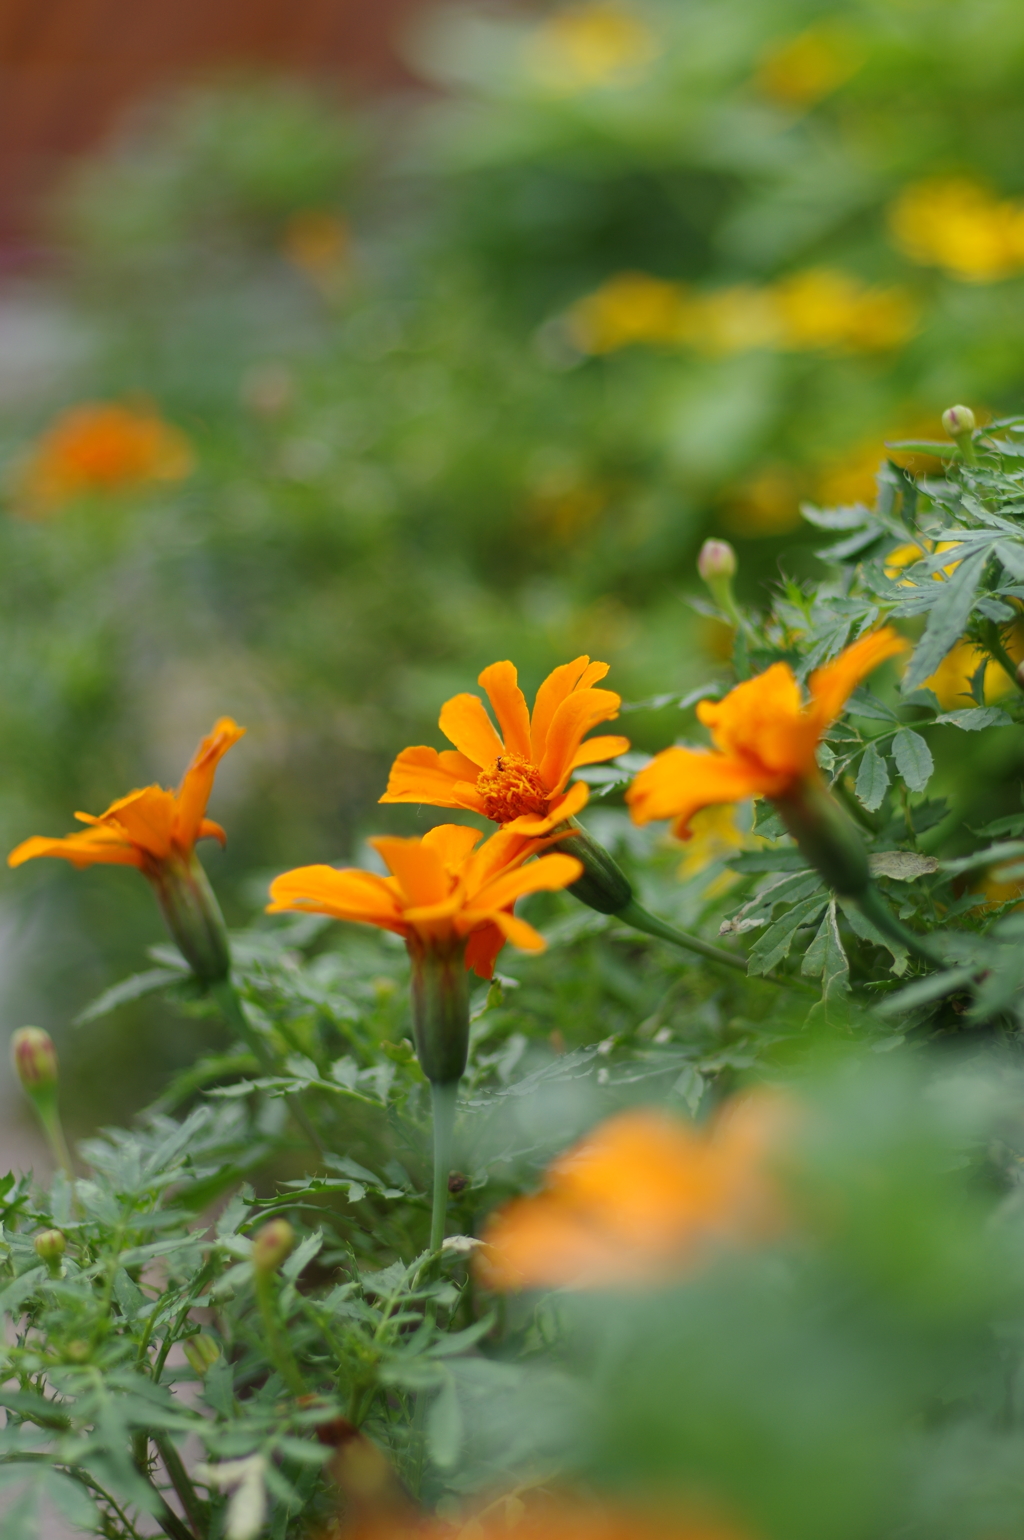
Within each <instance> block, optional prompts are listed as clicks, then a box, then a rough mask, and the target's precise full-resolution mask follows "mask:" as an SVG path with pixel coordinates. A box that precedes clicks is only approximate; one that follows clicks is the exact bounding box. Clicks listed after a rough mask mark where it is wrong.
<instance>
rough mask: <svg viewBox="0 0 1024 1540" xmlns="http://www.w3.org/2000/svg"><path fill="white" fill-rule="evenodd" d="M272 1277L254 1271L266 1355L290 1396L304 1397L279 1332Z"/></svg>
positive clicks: (297, 1372) (299, 1376)
mask: <svg viewBox="0 0 1024 1540" xmlns="http://www.w3.org/2000/svg"><path fill="white" fill-rule="evenodd" d="M274 1277H275V1274H273V1273H266V1272H261V1271H260V1269H259V1268H257V1269H256V1303H257V1305H258V1306H259V1310H260V1315H261V1317H262V1319H263V1330H264V1333H265V1346H266V1349H267V1355H268V1357H269V1358H270V1361H271V1363H272V1364H273V1365H274V1368H275V1369H276V1370H277V1371H278V1373H279V1374H280V1376H281V1378H282V1379H283V1380H284V1382H285V1384H286V1385H287V1386H288V1389H289V1390H290V1391H291V1393H292V1395H293V1396H304V1395H305V1394H306V1382H305V1380H304V1379H303V1378H302V1374H301V1371H300V1369H299V1366H298V1364H297V1363H296V1361H295V1355H294V1353H293V1352H292V1350H291V1346H290V1344H289V1342H288V1339H287V1337H285V1336H284V1335H283V1334H282V1332H281V1324H280V1322H279V1320H278V1318H277V1309H276V1302H275V1300H274Z"/></svg>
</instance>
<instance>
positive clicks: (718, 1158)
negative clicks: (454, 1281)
mask: <svg viewBox="0 0 1024 1540" xmlns="http://www.w3.org/2000/svg"><path fill="white" fill-rule="evenodd" d="M791 1116H792V1114H791V1112H790V1110H789V1107H788V1104H787V1103H785V1102H784V1101H783V1100H782V1098H781V1097H780V1096H777V1095H775V1094H773V1093H769V1092H765V1091H759V1092H754V1093H752V1094H750V1095H748V1096H743V1097H739V1098H737V1099H736V1100H735V1101H733V1102H730V1103H729V1104H728V1105H727V1106H726V1107H725V1108H724V1109H723V1110H722V1111H721V1112H720V1113H719V1114H718V1116H717V1117H716V1118H715V1119H714V1120H713V1122H712V1123H711V1124H710V1126H709V1127H708V1128H707V1129H698V1128H695V1127H694V1126H693V1125H692V1124H690V1123H687V1122H685V1121H684V1120H683V1119H682V1118H678V1117H674V1116H672V1115H670V1114H669V1113H665V1112H661V1111H656V1110H654V1109H651V1108H647V1109H643V1110H640V1111H636V1112H625V1113H620V1114H619V1115H618V1116H617V1117H613V1118H610V1119H609V1120H608V1121H607V1122H606V1123H602V1124H601V1125H600V1126H599V1127H598V1128H596V1129H594V1130H593V1132H591V1133H590V1134H588V1135H587V1136H586V1137H585V1138H584V1139H582V1140H581V1141H580V1143H579V1144H577V1145H575V1146H574V1147H573V1148H572V1149H571V1150H569V1151H567V1153H566V1154H564V1155H562V1156H560V1157H559V1158H558V1159H557V1160H556V1161H555V1162H554V1164H553V1165H551V1166H550V1167H549V1168H548V1172H547V1175H546V1177H545V1181H544V1186H543V1188H542V1189H541V1191H540V1192H539V1193H537V1194H536V1195H535V1196H533V1197H527V1198H516V1199H514V1200H513V1201H512V1202H511V1203H509V1204H507V1205H506V1206H505V1207H504V1208H502V1209H499V1210H498V1211H497V1213H496V1214H494V1215H492V1216H491V1218H490V1220H489V1221H488V1224H487V1227H486V1229H485V1231H484V1236H483V1239H484V1246H483V1247H482V1249H481V1251H480V1252H479V1254H478V1261H477V1266H478V1271H479V1275H480V1277H481V1280H482V1282H483V1283H484V1284H485V1285H486V1286H487V1287H488V1288H492V1289H499V1290H506V1289H522V1288H601V1287H613V1286H615V1285H620V1284H627V1285H631V1284H644V1283H658V1282H663V1281H666V1280H668V1279H671V1278H673V1277H676V1276H678V1275H680V1274H681V1273H685V1272H687V1271H688V1270H690V1269H692V1268H693V1267H694V1266H695V1265H699V1263H700V1262H701V1261H702V1260H703V1259H704V1258H705V1257H706V1256H707V1254H708V1252H709V1250H711V1249H713V1248H714V1247H715V1246H721V1245H723V1244H731V1245H747V1244H756V1243H758V1242H760V1241H764V1240H766V1239H768V1238H770V1237H771V1236H772V1235H774V1234H776V1233H778V1231H779V1229H780V1228H781V1226H782V1225H783V1223H784V1218H783V1205H782V1201H781V1197H780V1194H779V1192H778V1190H777V1187H776V1184H775V1182H774V1180H773V1178H772V1176H771V1174H770V1171H769V1160H770V1156H771V1154H772V1152H773V1151H774V1150H775V1149H776V1148H777V1146H778V1143H779V1140H780V1138H781V1136H782V1133H783V1131H784V1129H785V1127H786V1126H787V1125H788V1123H789V1122H790V1120H791Z"/></svg>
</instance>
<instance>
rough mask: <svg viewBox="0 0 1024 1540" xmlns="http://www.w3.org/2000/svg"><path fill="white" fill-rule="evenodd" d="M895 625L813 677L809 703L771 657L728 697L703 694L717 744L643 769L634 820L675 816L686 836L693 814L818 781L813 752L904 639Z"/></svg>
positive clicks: (632, 798)
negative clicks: (851, 699) (766, 665)
mask: <svg viewBox="0 0 1024 1540" xmlns="http://www.w3.org/2000/svg"><path fill="white" fill-rule="evenodd" d="M905 645H906V644H905V642H904V641H903V639H902V637H900V636H898V635H897V634H896V632H895V631H893V630H892V629H891V627H888V626H886V627H884V628H883V629H882V630H881V631H875V632H872V634H871V635H870V636H862V637H861V639H860V640H859V641H857V642H854V643H853V645H852V646H851V647H847V648H846V650H845V652H842V653H840V655H839V657H838V658H835V659H834V660H833V661H832V662H831V663H827V664H825V666H824V667H823V668H819V669H817V670H816V671H815V672H814V673H813V674H812V675H811V677H810V681H809V689H810V700H809V701H808V702H807V703H806V704H805V703H804V702H803V701H802V699H801V695H800V686H799V684H798V683H797V680H796V676H795V675H794V673H793V670H792V669H791V668H790V666H789V664H788V663H773V664H772V666H771V668H769V669H766V670H765V672H764V673H763V674H758V675H757V676H756V677H755V678H754V679H747V680H745V681H744V682H743V683H742V684H739V685H737V686H736V688H735V689H734V690H730V692H729V694H728V695H727V696H725V698H724V700H720V701H701V703H700V705H699V706H698V707H697V715H698V717H699V718H700V720H701V721H702V722H703V723H704V724H705V725H706V726H707V727H710V729H711V736H712V738H713V740H714V743H715V750H713V751H711V752H708V751H700V750H696V749H684V748H680V747H674V748H670V749H665V750H664V751H663V752H662V753H661V754H658V755H657V756H656V757H655V758H654V759H653V760H652V761H651V763H650V764H649V765H647V766H646V767H645V768H644V769H643V770H641V771H640V773H639V775H638V776H637V777H636V779H635V780H634V781H633V784H632V785H631V786H630V788H629V790H628V791H627V793H626V801H627V802H628V803H629V808H630V812H631V813H632V815H633V820H634V822H635V823H650V822H651V820H652V819H655V818H672V819H674V820H675V823H674V832H675V833H676V834H677V835H679V836H680V837H682V838H684V839H685V838H686V837H687V835H688V832H689V831H688V825H689V821H690V819H691V818H692V817H693V815H694V813H696V812H697V811H698V809H699V808H702V807H712V806H714V805H716V804H718V803H722V802H740V801H742V800H743V798H745V797H758V796H763V797H771V798H774V799H778V798H784V797H786V796H787V795H789V794H790V793H792V792H793V791H794V790H795V789H796V788H797V786H798V785H799V783H801V782H804V783H806V782H816V781H817V780H818V778H819V777H818V768H817V762H816V759H815V751H816V749H817V747H818V743H819V742H820V740H821V738H822V736H823V734H824V733H825V731H826V729H827V728H828V727H829V725H830V724H831V723H832V722H834V721H835V719H836V717H837V716H838V715H839V713H840V712H841V710H842V708H843V706H844V704H845V702H846V699H847V697H848V696H849V695H850V694H851V692H852V691H853V690H854V689H855V688H856V686H857V685H858V684H859V683H860V681H861V680H862V679H864V678H866V677H867V675H868V674H870V673H871V671H872V669H874V668H876V667H877V666H878V664H879V663H881V662H883V661H884V659H886V658H891V657H893V656H894V655H895V654H896V653H898V652H900V651H902V649H903V647H904V646H905Z"/></svg>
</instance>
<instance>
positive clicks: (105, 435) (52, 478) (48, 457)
mask: <svg viewBox="0 0 1024 1540" xmlns="http://www.w3.org/2000/svg"><path fill="white" fill-rule="evenodd" d="M191 470H192V451H191V449H190V448H189V444H188V440H187V439H186V438H185V436H184V434H182V433H181V432H179V430H178V429H177V428H174V427H172V426H171V424H170V423H167V422H164V420H163V418H161V417H159V416H158V415H157V414H156V413H155V412H153V411H150V410H144V409H139V408H135V407H129V406H121V405H118V404H117V403H116V402H104V401H96V402H85V403H84V404H83V405H81V406H75V407H72V408H71V409H70V410H69V411H67V412H64V413H63V415H62V416H60V417H58V418H57V420H56V422H54V423H53V424H52V425H51V426H50V427H49V428H48V429H47V431H46V432H45V433H44V434H43V435H42V437H41V438H40V439H39V440H38V442H37V443H36V446H35V450H34V452H33V454H32V456H31V458H30V460H29V462H28V465H27V467H26V468H25V471H24V473H23V476H22V481H21V490H22V492H23V494H24V496H25V498H26V500H27V502H28V504H29V506H30V507H33V506H34V507H36V508H49V507H53V506H55V505H57V504H59V503H62V502H66V501H68V499H70V498H72V497H77V496H79V495H81V494H82V493H86V492H112V491H116V490H118V489H119V488H122V487H132V486H140V485H142V484H143V483H144V482H147V481H179V480H181V479H182V478H183V477H185V476H187V475H188V474H189V473H190V471H191Z"/></svg>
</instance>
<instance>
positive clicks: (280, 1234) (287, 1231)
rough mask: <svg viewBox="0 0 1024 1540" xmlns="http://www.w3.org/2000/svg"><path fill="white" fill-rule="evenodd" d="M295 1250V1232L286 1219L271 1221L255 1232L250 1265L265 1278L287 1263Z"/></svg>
mask: <svg viewBox="0 0 1024 1540" xmlns="http://www.w3.org/2000/svg"><path fill="white" fill-rule="evenodd" d="M294 1250H295V1231H294V1230H293V1229H292V1227H291V1225H290V1224H289V1223H288V1221H287V1219H271V1220H270V1221H269V1223H268V1224H265V1225H264V1226H263V1228H262V1230H257V1232H256V1235H255V1237H254V1239H253V1243H252V1264H253V1267H255V1269H256V1271H257V1272H258V1273H262V1274H263V1275H264V1276H267V1275H268V1274H270V1273H274V1272H276V1271H277V1269H278V1268H279V1267H280V1266H281V1263H282V1262H285V1261H287V1259H288V1258H289V1257H290V1256H291V1254H292V1252H293V1251H294Z"/></svg>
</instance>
